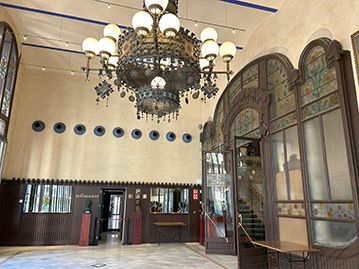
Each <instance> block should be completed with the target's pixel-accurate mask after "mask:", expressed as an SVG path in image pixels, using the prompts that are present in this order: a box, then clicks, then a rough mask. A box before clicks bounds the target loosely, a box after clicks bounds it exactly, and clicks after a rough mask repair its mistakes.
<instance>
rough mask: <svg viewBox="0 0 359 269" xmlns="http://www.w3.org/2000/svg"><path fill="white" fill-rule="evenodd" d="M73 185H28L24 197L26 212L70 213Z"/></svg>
mask: <svg viewBox="0 0 359 269" xmlns="http://www.w3.org/2000/svg"><path fill="white" fill-rule="evenodd" d="M72 195H73V187H72V186H63V185H31V184H29V185H27V188H26V191H25V197H24V207H23V212H25V213H30V212H31V213H47V212H49V213H70V212H71V206H72Z"/></svg>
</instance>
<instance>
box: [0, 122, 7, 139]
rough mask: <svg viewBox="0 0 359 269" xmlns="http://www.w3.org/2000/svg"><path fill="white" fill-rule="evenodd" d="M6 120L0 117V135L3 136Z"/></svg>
mask: <svg viewBox="0 0 359 269" xmlns="http://www.w3.org/2000/svg"><path fill="white" fill-rule="evenodd" d="M5 130H6V122H5V121H4V120H3V119H1V118H0V135H2V136H5Z"/></svg>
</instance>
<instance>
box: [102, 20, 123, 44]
mask: <svg viewBox="0 0 359 269" xmlns="http://www.w3.org/2000/svg"><path fill="white" fill-rule="evenodd" d="M120 34H121V30H120V28H119V27H118V26H117V25H116V24H113V23H111V24H107V25H106V27H105V29H103V35H104V36H105V37H109V38H111V39H114V40H115V41H117V40H118V38H119V36H120Z"/></svg>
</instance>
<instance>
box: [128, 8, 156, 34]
mask: <svg viewBox="0 0 359 269" xmlns="http://www.w3.org/2000/svg"><path fill="white" fill-rule="evenodd" d="M152 24H153V19H152V17H151V15H150V14H149V13H148V12H146V11H139V12H137V13H136V14H135V15H134V16H133V17H132V27H133V29H135V31H136V32H137V33H139V34H140V35H144V34H147V33H149V32H150V31H151V30H152Z"/></svg>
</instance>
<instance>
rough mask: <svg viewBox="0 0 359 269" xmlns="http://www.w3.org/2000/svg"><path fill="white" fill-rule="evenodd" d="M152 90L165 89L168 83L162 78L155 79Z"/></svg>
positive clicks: (152, 82)
mask: <svg viewBox="0 0 359 269" xmlns="http://www.w3.org/2000/svg"><path fill="white" fill-rule="evenodd" d="M151 86H152V88H157V89H163V88H164V87H165V86H166V81H165V80H164V79H163V78H161V77H155V78H154V79H152V81H151Z"/></svg>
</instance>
